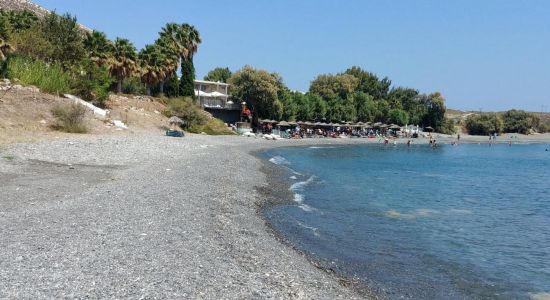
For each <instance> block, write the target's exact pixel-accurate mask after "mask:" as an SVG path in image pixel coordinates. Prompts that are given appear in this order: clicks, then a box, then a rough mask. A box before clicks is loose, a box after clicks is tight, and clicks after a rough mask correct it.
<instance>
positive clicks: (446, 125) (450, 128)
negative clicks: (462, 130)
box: [439, 118, 456, 134]
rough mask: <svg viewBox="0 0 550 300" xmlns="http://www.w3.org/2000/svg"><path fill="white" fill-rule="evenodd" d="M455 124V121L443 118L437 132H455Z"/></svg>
mask: <svg viewBox="0 0 550 300" xmlns="http://www.w3.org/2000/svg"><path fill="white" fill-rule="evenodd" d="M455 126H456V124H455V121H453V120H452V119H448V118H445V119H444V120H443V123H442V125H441V127H440V129H439V132H441V133H444V134H454V133H456V127H455Z"/></svg>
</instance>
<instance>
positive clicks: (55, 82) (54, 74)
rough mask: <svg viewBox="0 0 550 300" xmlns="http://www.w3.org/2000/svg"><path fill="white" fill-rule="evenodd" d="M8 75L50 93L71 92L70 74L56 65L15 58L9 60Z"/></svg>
mask: <svg viewBox="0 0 550 300" xmlns="http://www.w3.org/2000/svg"><path fill="white" fill-rule="evenodd" d="M7 73H8V77H9V78H10V79H14V78H17V79H19V81H21V83H23V84H28V85H35V86H37V87H38V88H40V89H41V90H43V91H45V92H48V93H67V92H69V91H70V77H69V74H67V73H66V72H65V71H63V68H62V67H61V66H60V65H58V64H55V63H51V64H47V63H46V62H44V61H41V60H32V59H28V58H24V57H19V56H14V57H10V58H9V59H8V63H7Z"/></svg>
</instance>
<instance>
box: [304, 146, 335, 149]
mask: <svg viewBox="0 0 550 300" xmlns="http://www.w3.org/2000/svg"><path fill="white" fill-rule="evenodd" d="M334 148H338V147H336V146H311V147H309V149H334Z"/></svg>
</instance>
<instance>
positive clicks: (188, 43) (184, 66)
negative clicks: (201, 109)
mask: <svg viewBox="0 0 550 300" xmlns="http://www.w3.org/2000/svg"><path fill="white" fill-rule="evenodd" d="M180 30H181V31H182V32H183V34H182V36H183V37H184V39H183V43H184V44H183V45H184V47H185V49H187V53H186V54H187V55H184V56H183V57H182V63H181V78H180V90H181V94H182V96H187V97H192V98H193V99H194V98H195V66H194V65H193V55H195V53H196V52H197V50H198V48H199V44H200V43H201V42H202V41H201V38H200V34H199V31H198V30H197V29H196V28H195V27H194V26H192V25H189V24H182V25H181V29H180Z"/></svg>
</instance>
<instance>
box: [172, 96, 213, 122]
mask: <svg viewBox="0 0 550 300" xmlns="http://www.w3.org/2000/svg"><path fill="white" fill-rule="evenodd" d="M164 115H165V116H167V117H172V116H176V117H179V118H181V119H182V120H184V121H185V127H188V128H190V127H192V126H201V125H205V124H207V122H208V117H207V115H206V113H205V112H204V111H203V110H202V109H201V108H200V106H198V105H197V104H196V103H195V102H194V101H193V99H191V98H189V97H184V98H173V99H170V100H169V101H168V107H167V109H166V110H165V111H164Z"/></svg>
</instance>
